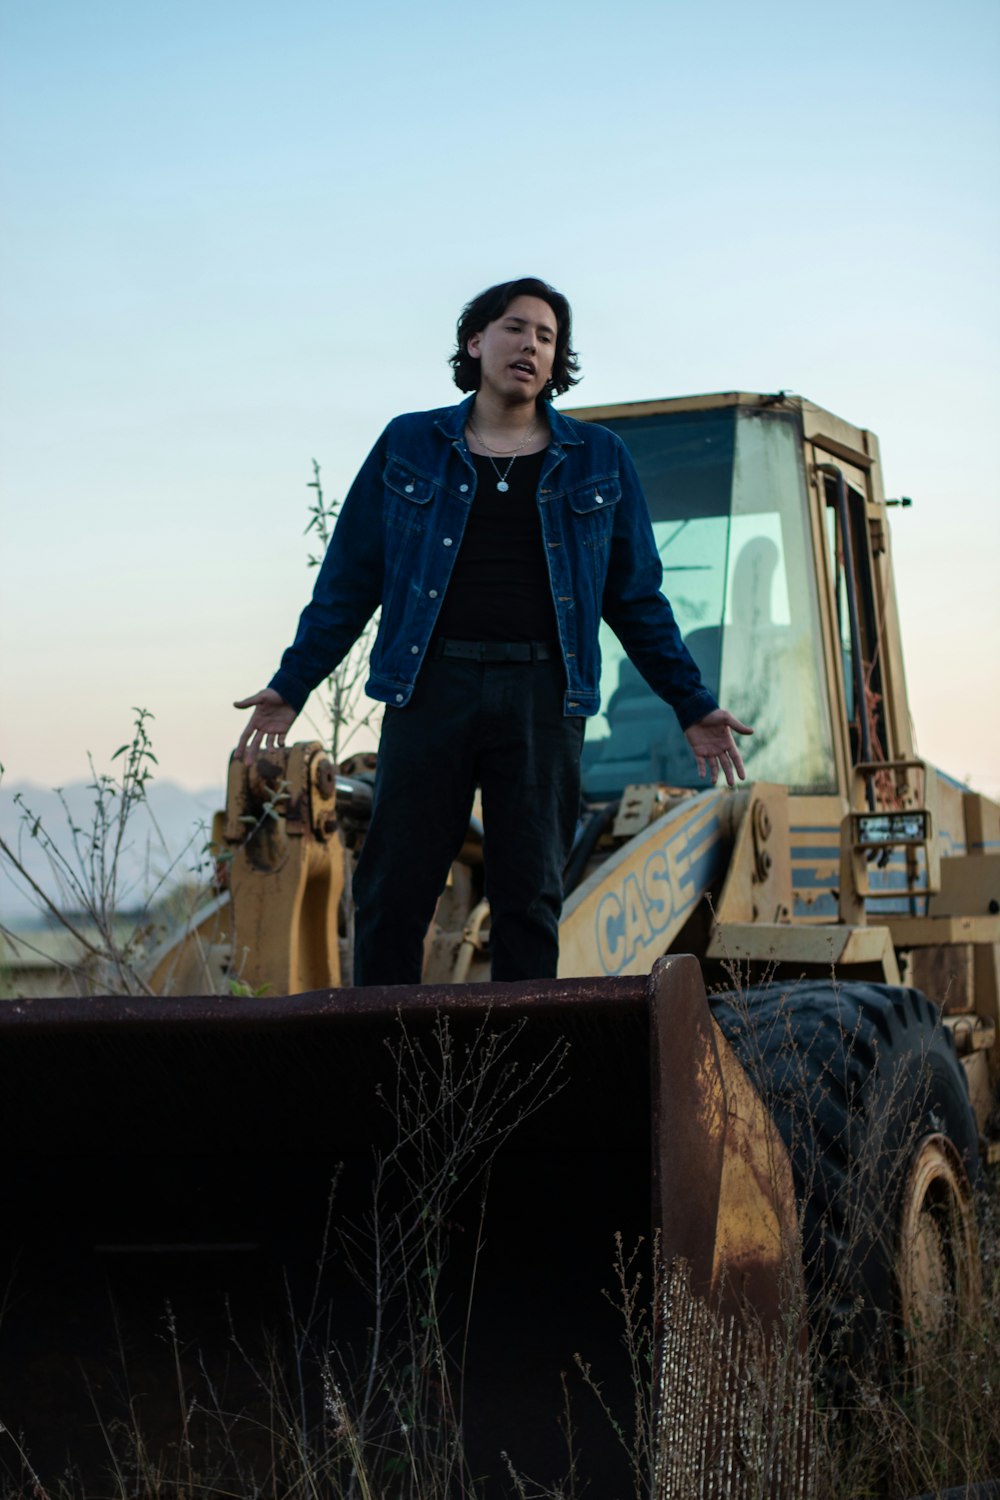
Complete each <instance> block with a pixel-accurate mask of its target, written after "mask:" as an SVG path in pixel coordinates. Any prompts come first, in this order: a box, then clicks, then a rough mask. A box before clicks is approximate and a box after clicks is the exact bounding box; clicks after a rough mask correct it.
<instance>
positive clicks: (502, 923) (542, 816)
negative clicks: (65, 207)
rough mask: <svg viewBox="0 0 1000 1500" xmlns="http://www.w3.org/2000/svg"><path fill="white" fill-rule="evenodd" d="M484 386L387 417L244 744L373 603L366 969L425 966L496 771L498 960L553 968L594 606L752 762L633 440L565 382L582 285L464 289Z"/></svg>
mask: <svg viewBox="0 0 1000 1500" xmlns="http://www.w3.org/2000/svg"><path fill="white" fill-rule="evenodd" d="M451 363H452V367H453V370H454V378H455V382H456V384H457V385H458V387H459V389H460V390H463V391H466V392H469V393H471V394H470V395H468V397H467V399H466V400H465V401H463V402H462V403H461V404H460V405H458V406H456V407H447V408H443V409H442V410H439V411H431V412H415V413H410V414H408V415H406V416H401V417H397V418H396V419H395V420H394V421H393V422H391V423H390V424H389V426H388V427H387V428H386V430H385V432H384V433H383V434H382V437H381V438H380V439H379V441H378V442H377V443H376V445H375V447H374V449H373V450H372V452H371V454H370V455H369V457H368V459H367V460H366V462H365V463H364V465H363V466H362V468H361V471H360V473H359V474H358V477H357V479H356V480H355V482H354V484H353V485H352V487H351V489H350V491H349V493H348V495H347V498H346V500H345V501H344V505H343V508H342V510H341V514H340V517H339V519H338V522H337V526H336V528H335V531H334V535H333V538H332V540H331V542H330V546H329V549H328V551H327V555H326V558H325V559H324V562H323V565H322V568H321V569H320V573H319V577H318V579H317V582H316V589H315V592H314V594H313V598H312V602H311V603H310V604H309V605H308V606H307V607H306V609H305V611H304V612H303V614H302V618H301V620H300V622H299V629H298V634H297V635H296V638H295V641H294V643H293V645H292V646H291V647H290V648H289V649H288V650H287V651H286V652H285V654H284V656H283V658H282V661H281V667H280V669H279V671H278V672H277V673H276V674H275V676H274V677H273V678H272V680H271V683H270V685H269V687H267V688H265V689H264V690H263V692H260V693H255V694H254V695H253V696H252V697H250V698H244V699H242V700H240V701H239V702H238V703H237V704H236V707H237V708H253V710H254V712H253V716H252V718H251V719H250V722H249V724H248V725H247V727H246V730H245V731H244V733H243V735H242V737H241V739H240V743H239V749H238V752H237V753H238V754H239V755H241V756H243V757H244V758H245V759H251V758H252V757H253V756H254V754H255V753H257V752H258V751H260V750H266V749H267V748H268V747H270V746H280V745H283V744H284V742H285V736H286V734H287V733H288V730H289V729H290V727H291V724H292V721H293V720H294V719H295V717H296V715H297V714H298V713H299V711H300V710H301V709H302V707H303V705H304V703H305V701H306V698H307V697H308V695H309V693H310V692H311V691H312V689H313V688H314V687H315V686H316V685H317V684H318V683H319V682H321V681H322V680H323V679H324V678H325V677H326V676H328V675H329V673H330V672H331V671H332V670H333V669H334V668H335V667H336V666H337V664H338V663H339V662H340V661H341V660H342V659H343V657H344V656H345V655H346V654H347V652H348V651H349V650H350V648H351V646H352V645H353V643H354V641H355V640H356V639H357V637H358V636H359V634H360V633H361V631H362V630H363V629H364V626H365V625H366V623H367V622H368V620H369V619H370V618H371V616H372V614H373V613H374V611H375V610H376V609H377V608H378V607H379V605H381V608H382V615H381V623H380V626H379V632H378V637H377V640H376V642H375V646H374V648H373V650H372V655H371V664H370V668H371V676H370V678H369V681H368V684H367V689H368V692H369V693H370V695H371V696H372V697H374V698H378V699H381V700H382V701H383V702H384V703H385V704H386V710H385V717H384V721H383V726H382V739H381V744H380V746H379V760H378V770H377V773H376V783H375V794H374V800H373V808H372V818H371V824H370V827H369V830H368V834H367V837H366V839H365V844H364V848H363V851H362V854H361V858H360V861H359V864H358V869H357V872H356V875H355V878H354V898H355V908H356V910H355V933H356V946H355V982H356V983H357V984H405V983H418V982H419V980H420V974H421V964H422V954H423V940H424V936H425V933H426V931H427V927H428V925H429V923H430V921H431V918H432V916H433V913H434V907H435V904H436V902H437V898H438V896H439V894H440V892H441V889H442V887H443V886H444V883H445V880H446V879H447V875H448V869H449V867H450V865H451V862H452V860H453V859H454V858H455V855H456V854H457V852H458V850H459V848H460V847H461V844H462V841H463V838H464V836H465V833H466V831H467V828H468V821H469V813H470V809H471V806H472V800H473V796H474V793H475V789H476V787H477V785H478V786H479V787H480V788H481V790H482V800H483V824H484V860H485V867H486V888H487V895H488V897H489V901H490V929H491V931H490V956H491V965H492V973H493V977H494V979H525V978H546V977H551V976H553V975H554V974H555V972H556V964H557V961H558V929H559V914H560V909H561V903H562V870H563V867H564V864H565V861H566V858H567V856H568V853H569V850H570V846H571V843H572V839H573V833H574V828H575V825H576V820H577V815H578V811H579V802H580V751H581V746H582V742H583V725H584V718H585V717H586V716H587V715H589V714H594V713H596V712H597V711H598V709H599V707H600V697H599V681H600V654H599V650H598V643H597V632H598V625H599V623H600V620H601V617H602V615H603V617H604V618H605V619H606V620H607V621H608V623H609V624H610V625H611V627H612V628H613V629H614V631H615V632H616V634H617V635H618V636H619V638H620V639H621V641H622V643H623V645H624V646H625V648H626V650H627V651H628V653H629V655H630V657H631V658H632V660H633V661H634V662H635V665H636V666H637V667H638V668H639V670H640V671H641V672H642V674H643V676H644V677H645V678H646V680H647V681H648V682H649V684H650V685H651V687H652V688H653V689H654V690H655V691H656V692H657V693H659V694H660V696H661V697H663V698H664V699H665V700H666V701H667V702H668V703H669V704H671V705H672V706H673V708H674V710H675V711H676V713H677V715H678V718H679V720H680V724H681V728H682V729H683V730H684V733H685V735H686V736H687V739H688V742H689V744H690V745H691V749H692V751H693V752H694V755H695V758H696V761H697V764H698V768H699V771H700V773H701V774H702V775H705V774H708V776H709V777H710V779H711V780H712V781H714V780H715V779H716V776H717V775H718V772H719V770H720V769H721V770H722V771H723V773H724V774H725V776H726V779H727V781H728V782H729V784H730V785H733V784H734V775H736V776H739V777H740V778H742V777H743V775H744V771H743V762H742V760H741V758H740V754H739V751H738V749H737V747H736V743H735V741H734V739H733V731H734V730H735V731H736V732H737V733H738V734H750V733H752V731H751V730H750V728H749V727H748V726H747V725H745V724H741V723H740V722H739V720H737V719H735V718H734V717H733V715H732V714H730V713H728V712H726V710H724V709H721V708H720V707H719V706H718V704H717V703H716V701H715V699H714V698H713V697H712V695H711V694H710V693H709V692H708V691H707V690H706V689H705V687H704V686H703V684H702V682H701V678H700V676H699V673H698V669H697V667H696V666H695V664H694V661H693V660H692V658H691V656H690V654H689V653H688V651H687V650H686V649H685V647H684V645H683V642H682V640H681V637H680V633H679V631H678V629H677V625H676V623H675V621H674V617H673V613H672V611H671V609H670V605H669V604H668V603H667V601H666V599H665V598H664V597H663V595H662V594H661V593H660V592H659V589H660V583H661V579H662V569H661V567H660V561H659V557H658V555H657V552H656V547H655V544H654V541H653V532H652V527H651V524H650V520H649V513H648V511H647V509H646V504H645V501H644V499H643V496H642V492H641V489H640V486H639V481H638V476H637V475H636V472H635V469H634V467H633V465H632V462H631V460H630V458H629V455H628V453H627V451H626V449H625V447H624V445H623V444H622V443H621V441H620V439H619V438H617V437H616V436H615V435H614V434H613V433H611V432H609V431H608V430H607V429H606V428H602V427H597V426H594V425H592V424H589V423H581V422H576V421H573V420H571V419H570V418H567V417H565V416H563V415H562V414H561V413H559V412H557V411H555V410H554V408H553V407H552V406H551V405H550V399H551V397H553V396H557V395H561V394H563V393H564V392H565V391H567V390H569V389H570V387H571V386H573V385H575V384H576V379H577V377H576V371H577V368H578V363H577V357H576V354H575V353H574V351H573V349H572V348H571V317H570V308H569V304H568V302H567V301H566V299H565V297H563V296H562V295H561V294H560V293H559V292H556V291H555V290H554V289H553V288H552V287H550V286H548V285H547V284H546V283H545V282H543V281H539V280H537V279H536V278H534V277H523V278H521V279H520V280H517V281H512V282H506V283H504V284H503V285H501V286H495V287H491V288H489V290H488V291H485V292H483V293H482V294H481V295H480V296H478V297H476V298H474V299H473V301H472V302H470V303H469V304H468V306H467V307H466V308H465V309H464V310H463V313H462V316H461V318H460V320H459V324H458V338H457V347H456V350H455V353H454V354H453V356H452V360H451Z"/></svg>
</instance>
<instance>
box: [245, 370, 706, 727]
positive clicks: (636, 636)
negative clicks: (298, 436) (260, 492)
mask: <svg viewBox="0 0 1000 1500" xmlns="http://www.w3.org/2000/svg"><path fill="white" fill-rule="evenodd" d="M473 399H474V398H473V397H472V396H470V397H469V398H468V399H467V400H466V401H463V402H461V403H460V405H458V406H450V407H444V408H442V409H441V410H439V411H429V412H411V413H409V414H407V415H405V416H401V417H396V418H395V419H394V420H393V421H392V422H390V423H389V426H388V427H387V428H386V430H385V431H384V432H383V434H382V436H381V437H380V438H379V440H378V442H377V443H376V444H375V447H374V448H373V449H372V451H371V453H370V454H369V455H368V458H367V459H366V460H365V462H364V464H363V465H362V467H361V470H360V472H359V473H358V476H357V478H356V479H355V481H354V483H353V485H352V486H351V488H350V491H349V492H348V495H347V498H346V500H345V501H344V504H343V507H342V509H341V512H340V516H339V519H338V521H337V524H336V527H335V528H334V533H333V537H332V539H331V541H330V546H329V548H328V549H327V554H326V557H325V558H324V561H323V565H322V567H321V568H320V572H319V577H318V578H317V580H316V588H315V591H314V593H313V597H312V601H311V603H309V604H308V605H307V606H306V608H305V610H304V611H303V613H302V618H301V620H300V621H299V628H298V633H297V634H296V637H295V641H294V642H293V644H292V645H291V646H290V647H289V648H288V650H287V651H286V652H285V654H284V656H283V657H282V660H281V667H280V669H279V670H278V672H277V673H276V674H275V676H274V677H273V678H272V680H271V684H270V686H271V687H273V688H275V689H276V690H277V691H278V692H279V693H280V694H281V696H282V697H283V698H284V699H285V700H286V702H288V703H290V704H291V705H292V707H293V708H296V709H301V708H302V707H303V705H304V704H305V701H306V698H307V697H308V696H309V694H310V692H311V691H312V689H313V688H314V687H316V686H317V684H318V683H320V682H321V681H322V680H323V678H324V677H327V676H328V675H329V674H330V672H332V671H333V670H334V669H335V667H337V666H338V665H339V663H340V662H341V661H342V660H343V658H344V657H345V656H346V654H347V652H348V651H349V650H350V648H351V646H352V645H353V644H354V642H355V641H356V640H357V638H358V636H359V635H360V633H361V631H362V630H363V629H364V627H365V625H366V624H367V622H368V620H369V619H370V618H371V616H372V614H373V613H374V612H375V610H376V609H377V608H378V607H379V605H381V606H382V617H381V623H380V625H379V631H378V637H377V639H376V641H375V645H374V648H373V650H372V653H371V662H370V671H371V676H370V677H369V679H368V683H367V691H368V693H369V695H370V696H371V697H373V698H378V699H381V700H382V701H383V702H385V703H391V704H393V705H394V706H396V707H402V706H403V705H404V704H406V703H407V702H408V701H409V698H410V695H411V693H412V692H413V686H414V683H415V682H416V680H417V674H418V672H419V671H420V666H421V663H422V662H423V660H424V657H425V655H426V653H427V648H428V645H429V643H430V639H431V634H432V632H433V630H434V625H435V622H436V620H437V616H438V611H439V610H440V608H441V601H442V600H443V598H444V595H445V590H446V589H447V587H448V580H449V578H450V577H451V571H452V568H453V567H454V564H455V557H456V555H457V553H458V549H459V546H460V545H461V541H462V536H463V534H464V531H465V525H466V521H467V519H468V516H469V509H470V507H471V505H472V501H473V498H474V497H475V493H476V469H475V465H474V464H473V462H472V459H471V457H470V455H469V450H468V448H467V446H466V443H465V436H464V434H465V424H466V422H467V420H468V416H469V410H470V407H471V405H472V401H473ZM546 415H547V417H548V421H549V425H550V429H551V434H552V437H551V442H550V444H549V448H548V450H547V452H546V454H545V457H544V459H543V461H542V470H541V476H540V478H539V483H538V496H537V498H538V509H539V513H540V515H541V522H542V538H543V541H544V545H545V556H546V560H547V563H548V571H549V581H550V584H551V587H552V599H553V603H554V605H555V612H556V622H557V624H558V628H559V644H560V646H561V648H562V657H563V663H564V665H565V668H566V697H565V707H564V711H565V712H566V713H567V714H580V715H589V714H595V713H597V711H598V709H599V708H600V665H601V658H600V650H599V647H598V638H597V632H598V626H599V624H600V621H601V617H602V615H603V617H604V619H606V620H607V622H608V624H609V625H610V626H611V628H612V630H614V632H615V634H616V635H617V636H618V637H619V639H620V640H621V642H622V644H623V646H624V647H625V649H626V651H627V652H628V654H629V656H630V657H631V658H632V660H633V661H634V662H635V665H636V666H637V667H638V668H639V671H640V672H641V673H642V675H643V676H644V677H645V679H646V681H647V682H648V683H649V685H650V686H651V687H652V688H653V690H654V692H656V693H658V694H659V696H660V697H661V698H664V699H665V700H666V701H667V702H668V703H669V704H671V706H672V707H673V708H674V710H675V711H676V713H677V716H678V718H679V720H680V723H681V727H682V728H684V729H686V728H687V727H688V726H689V725H690V724H693V723H695V722H696V721H697V720H698V719H701V718H703V717H704V716H705V714H707V713H711V711H712V710H713V709H714V708H716V707H717V706H718V705H717V704H716V701H715V699H714V698H713V697H712V695H711V693H709V692H708V691H707V689H706V688H705V687H704V686H703V684H702V681H701V677H700V675H699V672H698V668H697V667H696V666H695V663H694V661H693V660H692V658H691V655H690V653H689V652H688V651H687V649H686V647H685V646H684V644H683V642H682V640H681V636H680V632H679V630H678V628H677V624H676V622H675V620H674V616H673V611H672V610H671V608H670V605H669V604H668V603H667V600H666V599H665V598H664V596H663V595H662V594H661V593H660V583H661V581H662V576H663V570H662V568H661V566H660V559H659V556H658V554H657V551H656V546H655V543H654V540H653V528H652V526H651V524H650V520H649V512H648V510H647V508H646V502H645V500H644V498H643V494H642V490H641V488H640V485H639V476H638V475H637V474H636V471H635V467H634V465H633V463H632V460H631V458H630V457H629V454H628V450H627V449H626V448H625V445H624V444H623V443H622V441H621V439H620V438H618V437H617V436H616V435H615V434H614V433H613V432H609V431H608V429H607V428H606V427H598V426H595V425H592V424H591V423H589V422H577V421H574V420H573V419H572V418H570V417H566V416H563V415H562V414H561V413H560V412H557V411H556V410H555V409H554V408H553V407H551V406H548V407H547V408H546Z"/></svg>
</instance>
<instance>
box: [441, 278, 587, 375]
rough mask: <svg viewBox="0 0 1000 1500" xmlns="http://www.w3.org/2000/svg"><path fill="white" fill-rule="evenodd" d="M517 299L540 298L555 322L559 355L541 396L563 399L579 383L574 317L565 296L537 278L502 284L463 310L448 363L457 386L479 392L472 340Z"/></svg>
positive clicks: (555, 359)
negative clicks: (573, 340) (572, 341)
mask: <svg viewBox="0 0 1000 1500" xmlns="http://www.w3.org/2000/svg"><path fill="white" fill-rule="evenodd" d="M515 297H538V298H540V299H541V301H542V302H547V303H548V305H549V306H550V307H551V309H552V311H553V313H554V314H555V319H556V352H555V358H554V359H553V361H552V374H551V375H550V376H549V379H548V381H547V382H546V385H545V389H544V391H543V392H542V394H543V395H544V396H545V397H547V398H548V397H552V396H561V395H563V394H564V392H566V391H568V390H569V389H570V388H571V387H572V386H574V385H576V383H577V381H578V380H579V379H580V376H579V374H578V373H577V372H578V371H579V368H580V361H579V359H578V358H577V354H576V351H575V350H574V349H572V348H571V347H570V339H571V338H572V336H573V314H572V312H571V311H570V306H569V303H568V302H567V300H566V298H565V297H564V296H563V294H562V292H557V291H556V289H555V287H551V286H549V284H548V282H547V281H540V280H539V279H538V277H537V276H521V277H519V278H518V280H517V281H502V282H501V283H500V285H499V286H491V287H488V288H487V289H486V291H485V292H480V293H479V296H478V297H473V299H472V301H471V302H469V303H467V304H466V306H465V307H463V308H462V316H461V317H460V318H459V320H458V328H457V330H456V336H455V343H456V347H455V352H454V354H453V355H452V356H451V359H450V360H449V361H448V363H449V364H450V365H451V368H452V372H453V377H454V381H455V384H456V385H457V386H458V388H459V390H460V391H478V389H479V382H480V379H481V376H482V368H481V365H480V361H479V360H478V359H473V357H472V355H471V354H470V353H469V340H470V339H471V338H472V337H473V335H474V334H477V333H482V331H483V329H484V328H485V327H486V325H487V323H495V322H496V320H497V318H502V317H503V315H504V313H505V312H506V311H507V309H508V307H509V306H510V304H511V303H512V302H513V301H514V298H515Z"/></svg>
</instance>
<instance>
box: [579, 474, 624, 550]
mask: <svg viewBox="0 0 1000 1500" xmlns="http://www.w3.org/2000/svg"><path fill="white" fill-rule="evenodd" d="M621 497H622V486H621V480H620V479H619V478H618V477H617V475H613V474H612V475H608V476H606V477H604V478H600V479H590V480H588V481H587V483H586V484H581V485H576V486H575V487H574V488H573V489H571V490H569V491H568V492H567V495H566V501H567V506H568V522H569V525H570V526H571V527H572V530H573V534H574V536H575V538H576V540H577V541H578V542H579V543H580V544H581V545H582V546H584V547H603V546H604V545H605V544H606V543H607V541H608V538H609V537H610V535H611V531H612V528H613V526H614V524H615V507H616V506H617V504H618V502H619V500H620V499H621Z"/></svg>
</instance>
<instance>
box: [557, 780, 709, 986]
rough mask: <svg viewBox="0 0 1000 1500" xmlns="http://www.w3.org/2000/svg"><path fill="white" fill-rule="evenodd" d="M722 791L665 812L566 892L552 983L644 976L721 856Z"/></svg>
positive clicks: (703, 888) (677, 929)
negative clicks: (555, 979) (556, 970)
mask: <svg viewBox="0 0 1000 1500" xmlns="http://www.w3.org/2000/svg"><path fill="white" fill-rule="evenodd" d="M729 797H730V793H728V792H726V791H722V790H721V789H714V790H712V791H707V792H701V793H698V794H696V795H695V796H693V797H691V798H690V800H688V801H685V802H682V803H680V804H679V805H676V806H673V807H671V808H669V810H668V811H667V812H665V813H664V815H663V816H662V817H661V818H658V819H656V821H655V822H653V823H651V824H649V825H648V826H647V827H646V828H645V829H644V831H643V832H642V833H641V834H639V835H638V836H637V837H635V838H633V839H631V840H630V841H629V842H628V843H627V844H624V845H623V846H622V847H621V848H620V849H618V850H617V851H616V852H615V853H614V854H612V855H611V856H610V857H609V858H608V859H607V860H605V862H604V863H603V864H602V865H600V867H599V868H598V869H597V870H596V871H595V872H594V874H593V875H592V876H590V878H589V879H588V880H586V881H584V882H583V884H582V885H580V886H578V887H577V889H576V890H575V891H574V892H573V893H572V895H571V896H570V898H569V900H568V901H567V902H566V905H565V907H564V909H563V917H562V923H561V925H560V929H559V944H560V956H559V977H560V979H569V978H573V977H577V976H580V977H582V976H586V975H592V974H598V975H599V974H648V973H649V971H650V969H651V968H652V966H653V962H654V960H655V959H657V958H659V957H660V955H661V954H663V953H665V952H666V951H667V950H668V949H669V947H670V945H671V944H672V943H673V942H674V940H675V939H676V937H677V934H678V933H679V932H680V930H681V928H682V927H683V926H684V923H685V922H686V921H687V919H688V917H689V916H690V915H691V913H692V912H693V910H694V908H695V906H696V905H697V903H698V902H699V901H700V900H701V898H702V896H703V895H704V893H705V891H706V890H708V889H709V888H710V886H711V885H712V882H713V881H714V880H716V879H718V878H719V877H720V876H721V873H722V871H723V869H724V868H725V865H726V861H727V858H728V849H729V842H730V835H729V831H728V817H727V811H726V805H727V802H728V799H729Z"/></svg>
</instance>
